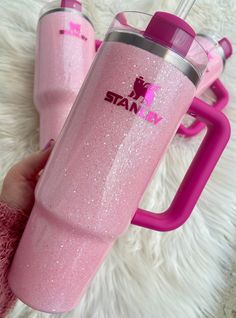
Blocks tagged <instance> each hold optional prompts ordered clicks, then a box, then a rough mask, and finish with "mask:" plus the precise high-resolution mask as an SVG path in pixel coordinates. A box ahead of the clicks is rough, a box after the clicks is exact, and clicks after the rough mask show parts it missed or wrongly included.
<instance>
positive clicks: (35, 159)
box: [13, 140, 55, 180]
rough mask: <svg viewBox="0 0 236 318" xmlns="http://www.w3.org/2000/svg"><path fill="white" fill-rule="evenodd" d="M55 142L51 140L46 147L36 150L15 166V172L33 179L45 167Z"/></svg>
mask: <svg viewBox="0 0 236 318" xmlns="http://www.w3.org/2000/svg"><path fill="white" fill-rule="evenodd" d="M54 144H55V141H54V140H50V141H49V143H48V144H47V145H46V146H45V148H44V149H43V150H41V151H38V152H35V153H33V154H31V155H29V156H28V157H26V158H25V159H23V160H22V161H20V162H19V163H18V164H16V165H15V166H14V168H13V169H14V174H17V175H19V176H21V177H24V178H25V179H27V180H33V179H35V178H36V177H37V175H38V173H39V172H40V171H41V170H42V169H43V168H44V167H45V165H46V163H47V160H48V158H49V156H50V153H51V151H52V149H53V146H54Z"/></svg>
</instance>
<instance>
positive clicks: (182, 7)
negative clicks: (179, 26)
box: [175, 0, 196, 19]
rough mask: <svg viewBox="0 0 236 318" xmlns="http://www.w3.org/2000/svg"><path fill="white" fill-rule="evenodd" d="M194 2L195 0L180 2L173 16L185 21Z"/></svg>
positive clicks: (182, 0)
mask: <svg viewBox="0 0 236 318" xmlns="http://www.w3.org/2000/svg"><path fill="white" fill-rule="evenodd" d="M195 2H196V0H181V1H180V3H179V5H178V7H177V9H176V11H175V14H176V15H177V16H178V17H180V18H182V19H186V17H187V15H188V14H189V11H190V10H191V9H192V6H193V5H194V3H195Z"/></svg>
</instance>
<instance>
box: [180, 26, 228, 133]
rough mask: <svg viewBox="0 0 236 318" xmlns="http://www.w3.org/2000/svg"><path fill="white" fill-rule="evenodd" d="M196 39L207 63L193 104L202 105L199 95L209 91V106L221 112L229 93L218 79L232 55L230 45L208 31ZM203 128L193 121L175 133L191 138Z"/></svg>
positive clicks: (200, 124) (225, 39)
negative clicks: (212, 97)
mask: <svg viewBox="0 0 236 318" xmlns="http://www.w3.org/2000/svg"><path fill="white" fill-rule="evenodd" d="M196 39H197V41H198V42H199V43H200V44H201V46H202V47H203V48H204V50H205V51H206V52H207V57H208V63H207V68H206V71H205V73H204V75H203V76H202V78H201V81H200V83H199V85H198V87H197V91H196V99H195V101H194V103H195V104H196V103H197V102H198V101H199V103H202V101H201V99H200V98H201V95H202V94H203V93H205V92H206V91H207V90H211V91H212V93H213V95H214V96H215V102H214V103H213V104H212V105H211V106H212V107H214V108H216V109H217V110H222V109H224V108H225V107H226V105H227V104H228V102H229V93H228V91H227V89H226V88H225V87H224V85H223V83H222V82H221V81H220V79H219V77H220V75H221V74H222V73H223V70H224V66H225V63H226V61H227V59H228V58H230V56H231V55H232V53H233V48H232V45H231V43H230V41H229V40H228V39H227V38H226V37H223V38H220V37H219V36H216V35H215V34H214V33H212V32H210V31H203V32H202V33H199V34H198V35H197V37H196ZM196 54H198V52H196ZM193 57H194V56H193ZM205 127H206V126H205V124H204V123H203V122H201V121H199V120H197V119H195V120H194V121H193V123H192V124H191V125H190V126H189V127H185V126H184V125H183V124H181V125H180V127H179V129H178V131H177V132H178V133H179V134H181V135H183V136H185V137H192V136H195V135H197V134H198V133H200V132H201V131H202V130H203V129H204V128H205Z"/></svg>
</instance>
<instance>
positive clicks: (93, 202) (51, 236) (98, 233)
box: [9, 12, 230, 313]
mask: <svg viewBox="0 0 236 318" xmlns="http://www.w3.org/2000/svg"><path fill="white" fill-rule="evenodd" d="M130 21H138V25H132V24H131V22H130ZM193 51H194V52H196V51H198V54H196V55H195V59H194V60H193V59H192V58H191V57H192V52H193ZM206 64H207V55H206V53H205V51H204V50H203V49H202V47H201V46H200V45H199V44H198V42H197V41H196V39H195V33H194V31H193V29H192V28H191V27H190V26H189V25H188V24H187V23H186V22H184V21H183V20H182V19H180V18H178V17H176V16H174V15H172V14H169V13H164V12H157V13H155V15H154V16H150V15H146V14H141V13H137V12H136V13H135V12H123V13H120V14H118V15H117V16H116V18H115V20H114V22H113V24H112V25H111V27H110V29H109V31H108V33H107V35H106V38H105V41H104V43H103V44H102V46H101V48H100V49H99V52H98V54H97V56H96V58H95V62H94V64H93V66H92V67H91V69H90V71H89V74H88V77H87V78H86V80H85V83H84V85H83V87H82V89H81V91H80V93H79V95H78V97H77V99H76V102H75V104H74V106H73V108H72V110H71V112H70V115H69V117H68V119H67V121H66V124H65V126H64V128H63V130H62V133H61V134H60V136H59V138H58V141H57V143H56V145H55V148H54V149H53V152H52V154H51V157H50V159H49V161H48V163H47V166H46V168H45V171H44V173H43V175H42V177H41V178H40V181H39V183H38V185H37V188H36V194H35V196H36V200H35V205H34V208H33V210H32V213H31V216H30V219H29V222H28V224H27V226H26V229H25V232H24V234H23V236H22V239H21V242H20V244H19V247H18V249H17V252H16V255H15V258H14V260H13V263H12V267H11V270H10V274H9V283H10V286H11V288H12V290H13V292H14V293H15V294H16V295H17V297H18V298H20V299H21V300H22V301H23V302H25V303H26V304H28V305H29V306H31V307H33V308H35V309H37V310H41V311H45V312H54V313H60V312H66V311H69V310H71V309H73V308H74V307H75V306H76V305H77V304H78V303H79V301H80V299H81V297H82V295H83V293H84V292H85V290H86V288H87V287H88V285H89V283H90V281H91V279H92V278H93V277H94V275H95V274H96V272H97V270H98V268H99V267H100V265H101V263H102V261H103V260H104V258H105V256H106V255H107V253H108V252H109V250H110V249H111V247H112V245H113V244H114V242H115V240H116V239H117V238H118V237H119V236H120V235H122V234H123V233H124V232H125V231H126V229H127V228H128V226H129V224H130V223H131V222H132V223H133V224H136V225H139V226H144V227H146V228H149V229H153V230H159V231H169V230H173V229H175V228H177V227H179V226H181V225H182V224H183V223H184V222H185V221H186V220H187V219H188V217H189V216H190V214H191V212H192V210H193V208H194V206H195V204H196V202H197V200H198V198H199V196H200V194H201V192H202V190H203V188H204V186H205V184H206V182H207V180H208V178H209V176H210V174H211V172H212V170H213V169H214V166H215V164H216V163H217V161H218V159H219V157H220V155H221V153H222V151H223V149H224V147H225V146H226V144H227V141H228V139H229V135H230V128H229V123H228V120H227V119H226V117H225V116H224V115H223V114H222V113H220V112H217V111H216V110H215V109H212V108H211V107H205V106H203V105H193V106H192V107H191V109H190V111H189V113H190V114H192V115H193V116H196V117H197V118H198V119H200V120H202V121H204V122H205V123H206V124H207V127H208V132H207V134H206V137H205V139H204V140H203V143H202V145H201V146H200V148H199V150H198V152H197V154H196V156H195V159H194V161H193V162H192V164H191V166H190V168H189V170H188V172H187V174H186V176H185V178H184V180H183V182H182V183H181V185H180V188H179V190H178V192H177V194H176V196H175V198H174V200H173V202H172V204H171V206H170V207H169V209H168V210H167V211H166V212H163V213H159V214H157V213H151V212H148V211H144V210H141V209H137V208H138V205H139V202H140V200H141V197H142V195H143V193H144V191H145V188H146V187H147V185H148V182H149V181H150V179H151V177H152V175H153V173H154V171H155V169H156V167H157V166H158V163H159V162H160V160H161V158H162V156H163V155H164V153H165V150H166V148H167V147H168V144H169V143H170V142H171V140H172V138H173V136H174V135H175V133H176V130H177V128H178V126H179V124H180V122H181V120H182V118H183V116H184V114H185V113H186V112H187V111H188V108H189V106H190V104H191V102H192V100H193V97H194V95H195V94H196V85H197V84H198V82H199V81H200V79H201V75H202V74H203V72H204V70H205V67H206Z"/></svg>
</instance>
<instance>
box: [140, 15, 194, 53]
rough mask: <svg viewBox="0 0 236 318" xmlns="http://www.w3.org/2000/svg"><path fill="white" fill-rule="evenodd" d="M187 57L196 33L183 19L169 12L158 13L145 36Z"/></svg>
mask: <svg viewBox="0 0 236 318" xmlns="http://www.w3.org/2000/svg"><path fill="white" fill-rule="evenodd" d="M143 35H144V36H145V37H147V38H149V39H151V40H153V41H155V42H157V43H159V44H162V45H164V46H166V47H168V48H170V49H172V50H173V51H175V52H176V53H178V54H180V55H181V56H183V57H185V56H186V55H187V53H188V51H189V49H190V47H191V45H192V43H193V40H194V38H195V36H196V33H195V32H194V30H193V29H192V27H191V26H190V25H189V24H188V23H187V22H185V21H184V20H183V19H181V18H179V17H177V16H176V15H174V14H171V13H167V12H156V13H155V14H154V16H153V17H152V19H151V21H150V22H149V24H148V26H147V28H146V30H145V31H144V34H143Z"/></svg>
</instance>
